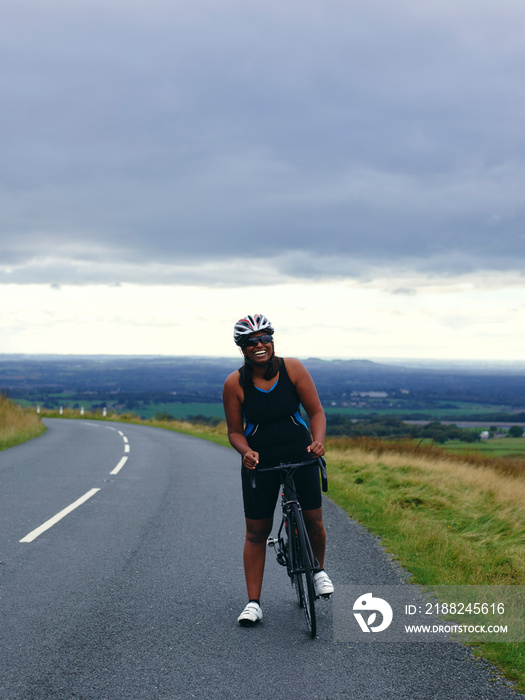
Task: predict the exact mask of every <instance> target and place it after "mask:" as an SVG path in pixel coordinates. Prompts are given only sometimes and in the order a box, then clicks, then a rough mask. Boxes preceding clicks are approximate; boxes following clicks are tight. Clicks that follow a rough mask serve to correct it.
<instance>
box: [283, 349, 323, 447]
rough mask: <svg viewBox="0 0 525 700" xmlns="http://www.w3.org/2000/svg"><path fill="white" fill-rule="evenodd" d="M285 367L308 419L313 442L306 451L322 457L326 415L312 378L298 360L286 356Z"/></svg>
mask: <svg viewBox="0 0 525 700" xmlns="http://www.w3.org/2000/svg"><path fill="white" fill-rule="evenodd" d="M286 369H287V371H288V376H289V377H290V380H291V381H292V383H293V385H294V386H295V390H296V391H297V395H298V396H299V401H300V402H301V404H302V406H303V408H304V410H305V411H306V413H307V415H308V418H309V419H310V430H311V433H312V440H313V442H312V444H311V445H310V447H309V448H308V451H309V452H311V453H312V454H314V455H315V456H316V457H322V456H323V455H324V453H325V450H324V441H325V436H326V416H325V413H324V410H323V406H322V404H321V401H320V400H319V395H318V394H317V389H316V388H315V384H314V380H313V379H312V377H311V376H310V373H309V372H308V370H307V369H306V367H305V366H304V365H303V363H302V362H300V361H299V360H296V359H293V358H287V359H286Z"/></svg>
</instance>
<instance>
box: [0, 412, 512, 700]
mask: <svg viewBox="0 0 525 700" xmlns="http://www.w3.org/2000/svg"><path fill="white" fill-rule="evenodd" d="M46 425H47V426H48V431H47V433H46V434H45V435H43V436H42V437H40V438H37V439H35V440H33V441H31V442H29V443H26V444H24V445H20V446H18V447H15V448H12V449H10V450H7V451H6V452H2V453H0V508H1V510H0V518H1V524H2V529H1V535H0V560H1V562H2V563H1V564H0V606H1V607H0V620H1V627H0V697H1V698H2V699H4V698H5V700H18V699H20V700H45V699H47V698H54V699H57V698H58V699H59V700H68V699H70V698H76V699H79V698H81V699H83V700H106V699H107V700H120V699H122V700H134V699H135V698H136V699H140V700H160V699H163V700H164V699H165V700H179V699H181V700H187V699H190V698H206V699H208V698H209V699H215V698H216V699H217V700H229V699H234V698H239V699H240V698H242V699H245V698H255V699H256V700H281V699H283V700H284V699H285V698H286V699H287V700H304V699H306V698H308V699H309V698H315V699H316V700H317V699H319V700H321V699H323V700H324V699H325V698H326V699H327V700H328V699H330V700H337V699H338V698H341V699H342V698H355V699H356V700H376V699H379V698H381V700H452V699H454V700H516V698H517V697H518V696H517V695H516V694H515V693H514V692H513V691H512V689H511V688H509V687H508V686H507V685H505V683H503V682H502V681H500V680H497V679H495V678H494V677H493V676H491V674H490V671H489V670H488V669H487V668H486V667H485V666H484V665H483V664H480V663H476V662H474V661H472V659H471V657H470V654H469V652H468V650H466V649H464V648H463V647H461V646H460V645H457V644H440V643H437V644H431V643H426V644H425V643H422V644H417V643H406V644H362V643H354V644H343V643H336V642H334V641H333V634H332V602H326V601H320V602H319V605H318V615H319V621H318V638H317V639H316V640H311V639H310V638H309V637H308V635H307V633H306V630H305V626H304V624H303V619H302V616H301V613H300V611H299V610H298V608H297V605H296V603H295V596H294V593H293V591H292V590H291V588H290V587H289V585H288V584H287V580H286V574H285V573H284V570H283V569H282V568H281V567H279V566H278V565H277V564H276V563H275V561H274V559H273V556H272V557H271V558H269V560H268V563H267V574H266V579H265V588H264V591H263V601H262V603H263V610H264V615H265V617H264V620H263V622H262V623H261V624H260V625H258V626H257V627H256V628H252V629H246V628H241V627H239V626H238V625H237V624H236V617H237V615H238V613H239V612H240V610H241V609H242V607H243V605H244V603H245V602H246V600H245V588H244V578H243V570H242V543H243V516H242V506H241V499H240V483H239V481H240V480H239V458H238V456H237V455H236V454H235V453H234V452H233V451H232V450H230V449H227V448H222V447H219V446H217V445H214V444H212V443H209V442H205V441H201V440H197V439H194V438H191V437H187V436H184V435H180V434H176V433H171V432H168V431H163V430H158V429H154V428H149V427H143V426H133V425H127V424H117V423H114V424H108V423H96V422H89V421H66V420H47V421H46ZM325 514H326V515H325V520H326V525H327V528H328V533H329V547H328V556H327V569H328V571H329V573H330V575H331V576H332V577H333V579H334V583H335V584H336V585H337V584H339V585H341V584H350V583H362V582H368V583H370V582H373V583H375V584H380V583H381V584H399V583H400V581H401V575H400V573H399V571H398V570H397V569H396V568H395V566H394V565H393V564H392V563H391V562H390V560H389V558H388V557H387V556H386V555H385V554H384V553H383V551H382V550H381V548H380V546H379V545H378V544H377V541H376V540H375V539H374V538H373V537H371V536H370V535H369V534H368V533H367V532H366V531H365V530H364V529H363V528H361V527H360V526H359V525H357V524H355V523H354V522H353V521H351V520H350V519H349V518H348V517H347V516H346V515H345V514H344V513H343V512H342V511H341V510H339V509H338V508H337V507H335V506H334V505H333V504H332V503H331V502H330V501H328V500H327V501H326V503H325Z"/></svg>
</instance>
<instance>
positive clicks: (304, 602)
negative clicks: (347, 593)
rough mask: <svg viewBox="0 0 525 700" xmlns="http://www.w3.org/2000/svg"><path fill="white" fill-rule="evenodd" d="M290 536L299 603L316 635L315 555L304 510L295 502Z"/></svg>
mask: <svg viewBox="0 0 525 700" xmlns="http://www.w3.org/2000/svg"><path fill="white" fill-rule="evenodd" d="M290 516H291V517H290V521H291V522H290V526H292V527H291V529H290V530H289V533H288V534H289V537H290V540H291V541H292V542H293V544H292V547H291V549H292V557H293V560H292V561H293V581H294V586H295V587H296V591H297V598H298V600H299V605H301V607H303V608H304V614H305V618H306V626H307V627H308V631H309V632H310V636H311V637H312V638H313V637H315V634H316V630H317V625H316V618H315V589H314V556H313V553H312V547H311V545H310V540H309V539H308V534H307V532H306V527H305V524H304V518H303V514H302V512H301V511H300V510H299V508H298V507H297V506H296V505H295V504H294V505H293V506H292V510H291V513H290Z"/></svg>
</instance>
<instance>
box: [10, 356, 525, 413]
mask: <svg viewBox="0 0 525 700" xmlns="http://www.w3.org/2000/svg"><path fill="white" fill-rule="evenodd" d="M240 364H241V358H235V359H232V358H212V357H163V356H77V355H75V356H59V355H0V389H3V390H7V391H8V392H9V394H10V396H11V397H12V398H14V399H20V400H22V401H29V402H32V403H35V402H41V403H42V404H47V405H49V406H56V405H58V403H60V404H65V405H74V404H76V403H79V402H82V403H85V402H86V401H88V402H91V403H92V404H95V405H108V406H114V407H117V408H120V409H122V410H123V409H132V408H136V407H137V406H140V405H142V406H144V405H146V404H163V405H165V404H169V403H196V402H197V403H201V404H218V403H220V401H221V395H222V386H223V383H224V379H225V377H226V376H227V375H228V373H230V372H232V371H234V370H235V369H236V368H238V367H239V366H240ZM304 364H305V365H306V367H307V368H308V370H309V371H310V373H311V375H312V376H313V378H314V380H315V383H316V386H317V389H318V391H319V395H320V397H321V400H322V402H323V405H324V406H325V407H326V408H327V409H330V410H332V411H343V412H347V411H351V412H355V413H357V414H359V413H362V414H363V415H364V414H366V413H367V412H368V413H369V412H370V411H377V412H381V413H384V412H389V411H390V412H395V413H396V414H398V415H399V414H407V415H410V417H414V414H417V413H418V412H419V413H421V412H423V413H425V415H426V414H427V413H428V412H429V411H430V412H431V413H432V415H436V411H438V410H439V411H440V412H441V413H442V412H443V411H445V412H446V411H447V410H449V411H456V412H457V411H460V412H463V413H465V414H470V413H472V411H474V412H479V411H481V410H485V411H486V412H492V413H493V412H494V411H498V410H499V411H511V412H519V411H525V367H524V368H513V367H501V366H500V367H495V368H491V367H488V368H480V367H476V366H463V367H449V368H446V367H443V368H430V367H421V366H420V367H409V366H403V365H399V364H394V363H392V364H389V363H386V362H381V363H380V362H374V361H370V360H321V359H316V358H310V359H308V360H304ZM163 410H166V409H165V408H164V409H163ZM454 415H457V413H455V414H454Z"/></svg>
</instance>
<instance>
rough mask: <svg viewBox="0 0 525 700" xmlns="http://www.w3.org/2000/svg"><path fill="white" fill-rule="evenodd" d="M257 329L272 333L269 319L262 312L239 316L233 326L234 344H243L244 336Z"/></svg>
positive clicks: (255, 331)
mask: <svg viewBox="0 0 525 700" xmlns="http://www.w3.org/2000/svg"><path fill="white" fill-rule="evenodd" d="M257 331H266V332H267V333H269V334H270V335H273V334H274V329H273V326H272V324H271V323H270V321H268V319H267V318H266V316H263V315H262V314H253V316H252V315H249V316H245V318H241V319H240V320H239V321H237V323H236V324H235V326H234V329H233V339H234V341H235V344H236V345H239V346H241V347H242V346H243V345H244V341H245V340H246V338H247V337H248V336H250V335H252V333H257Z"/></svg>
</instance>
